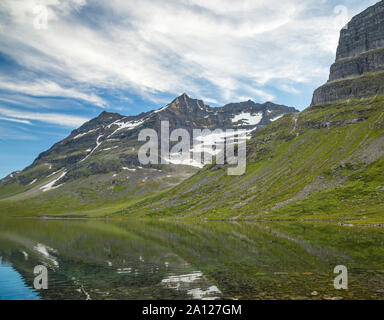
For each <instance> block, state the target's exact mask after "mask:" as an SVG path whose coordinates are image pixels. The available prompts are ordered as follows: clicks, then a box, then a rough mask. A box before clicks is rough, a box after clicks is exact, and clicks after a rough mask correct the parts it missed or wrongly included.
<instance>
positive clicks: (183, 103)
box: [0, 93, 298, 199]
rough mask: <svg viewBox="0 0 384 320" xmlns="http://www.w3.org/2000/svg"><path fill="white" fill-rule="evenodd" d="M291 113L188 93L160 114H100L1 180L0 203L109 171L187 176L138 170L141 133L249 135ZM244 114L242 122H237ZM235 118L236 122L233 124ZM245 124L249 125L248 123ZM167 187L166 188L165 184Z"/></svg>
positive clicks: (153, 168) (160, 168) (285, 109)
mask: <svg viewBox="0 0 384 320" xmlns="http://www.w3.org/2000/svg"><path fill="white" fill-rule="evenodd" d="M290 112H298V111H297V110H296V109H295V108H292V107H286V106H282V105H277V104H274V103H271V102H268V103H265V104H258V103H255V102H253V101H247V102H244V103H232V104H229V105H226V106H224V107H216V108H212V107H210V106H208V105H206V104H205V103H204V102H203V101H202V100H199V99H192V98H190V97H189V96H188V95H187V94H186V93H183V94H182V95H180V96H179V97H176V98H175V99H173V100H172V101H171V102H170V103H169V104H167V105H166V106H164V107H162V108H160V109H158V110H151V111H148V112H142V113H140V114H138V115H134V116H124V115H121V114H119V113H114V112H107V111H103V112H101V113H100V114H99V116H97V117H95V118H93V119H91V120H89V121H87V122H86V123H84V124H83V125H82V126H80V127H79V128H77V129H75V130H73V131H72V132H71V133H70V134H69V136H67V137H66V138H64V139H63V140H61V141H59V142H57V143H55V144H54V145H53V146H52V147H51V148H50V149H48V150H46V151H44V152H42V153H40V154H39V156H38V157H37V158H36V159H35V160H34V161H33V163H32V164H31V165H29V166H28V167H26V168H25V169H24V170H22V171H19V172H14V173H12V174H11V175H8V176H7V177H5V178H4V179H2V180H0V199H1V198H7V197H9V196H10V197H12V196H16V195H18V197H19V198H20V193H21V194H24V195H25V196H27V197H29V196H36V195H38V194H40V193H42V192H47V191H51V190H55V189H57V188H59V187H61V186H63V185H64V184H65V183H68V182H71V181H75V180H79V179H83V180H84V179H87V178H89V177H91V176H95V175H108V174H110V173H111V172H112V173H113V175H114V176H116V177H120V176H121V175H122V174H121V172H125V171H126V172H130V175H131V176H132V175H134V170H135V171H137V172H136V173H135V174H136V175H138V171H143V173H142V174H141V176H140V177H138V178H137V180H138V181H140V182H143V181H145V182H148V183H149V182H150V181H151V180H153V179H155V180H156V179H157V178H158V176H159V173H160V171H162V172H163V173H164V174H163V175H165V177H167V176H171V177H170V178H177V177H180V176H181V177H182V178H185V177H186V176H188V175H190V174H193V173H194V172H195V171H196V169H193V168H191V169H185V170H184V171H186V172H188V175H185V174H184V173H182V172H180V171H182V170H181V169H179V168H175V166H176V164H175V165H174V166H173V168H171V167H172V166H171V167H170V168H165V167H164V166H161V165H148V166H142V165H141V164H140V163H139V160H138V156H137V152H138V149H139V147H140V146H141V145H142V144H143V143H142V142H139V141H138V134H139V132H140V130H141V129H143V128H150V129H154V130H155V131H156V132H160V124H161V122H162V121H169V125H170V130H171V131H172V130H174V129H177V128H183V129H186V130H187V131H189V132H190V133H192V131H193V129H196V128H197V129H212V130H214V129H217V128H221V129H228V128H233V129H245V130H248V131H251V130H257V129H259V128H261V127H263V126H265V125H266V124H268V123H271V122H272V121H273V120H275V118H276V117H279V116H282V115H284V114H287V113H290ZM243 114H244V117H245V118H244V119H241V118H242V117H243V116H242V115H243ZM236 117H237V118H238V119H237V118H236ZM234 118H236V121H233V119H234ZM249 120H252V121H253V122H252V123H249V122H248V121H249ZM255 120H256V121H255ZM181 165H183V164H181ZM143 167H144V168H143ZM128 169H129V170H130V171H129V170H128ZM156 170H157V171H156ZM173 171H175V172H176V173H177V174H176V176H177V177H173V176H172V175H173V174H174V173H175V172H173ZM124 176H125V177H127V176H128V175H127V174H125V175H124ZM152 178H153V179H152ZM163 178H164V177H163ZM138 181H136V182H132V183H137V182H138ZM52 183H53V184H52ZM112 183H113V181H112ZM51 184H52V185H51ZM121 184H124V183H123V182H121ZM125 184H130V183H129V182H126V183H125ZM165 185H167V186H169V183H165ZM10 186H12V187H10ZM31 189H32V191H31ZM7 190H10V191H11V192H8V191H7Z"/></svg>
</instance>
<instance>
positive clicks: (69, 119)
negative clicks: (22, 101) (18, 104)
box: [0, 107, 89, 128]
mask: <svg viewBox="0 0 384 320" xmlns="http://www.w3.org/2000/svg"><path fill="white" fill-rule="evenodd" d="M0 114H1V115H3V116H6V117H11V118H13V119H14V121H17V120H19V121H24V123H26V122H30V121H28V120H34V121H41V122H46V123H51V124H57V125H60V126H65V127H70V128H76V127H79V126H81V125H82V124H83V123H85V122H86V121H88V120H89V119H88V118H84V117H79V116H72V115H66V114H59V113H35V112H25V111H17V110H14V109H8V108H4V107H0Z"/></svg>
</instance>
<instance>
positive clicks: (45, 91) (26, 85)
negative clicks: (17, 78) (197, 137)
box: [0, 78, 106, 107]
mask: <svg viewBox="0 0 384 320" xmlns="http://www.w3.org/2000/svg"><path fill="white" fill-rule="evenodd" d="M0 89H3V90H9V91H15V92H19V93H23V94H28V95H32V96H46V97H67V98H74V99H80V100H84V101H87V102H89V103H92V104H94V105H96V106H99V107H105V106H106V102H105V101H104V100H103V99H101V98H100V97H98V96H97V95H95V94H93V93H91V94H86V93H83V92H80V91H78V90H76V89H72V88H63V87H61V86H60V85H58V84H57V83H55V82H53V81H48V80H36V81H32V82H12V80H11V79H4V78H0Z"/></svg>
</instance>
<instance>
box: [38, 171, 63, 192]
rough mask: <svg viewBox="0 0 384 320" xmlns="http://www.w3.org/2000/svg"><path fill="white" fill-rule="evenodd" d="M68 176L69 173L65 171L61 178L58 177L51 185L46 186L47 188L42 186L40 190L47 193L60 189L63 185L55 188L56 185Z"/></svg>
mask: <svg viewBox="0 0 384 320" xmlns="http://www.w3.org/2000/svg"><path fill="white" fill-rule="evenodd" d="M66 174H67V171H64V172H63V173H62V174H61V175H60V177H58V178H57V179H55V180H52V181H51V182H50V183H48V184H46V185H45V186H42V187H41V188H40V190H43V192H47V191H50V190H54V189H57V188H59V187H61V186H62V184H60V185H58V186H54V185H55V184H56V182H57V181H59V180H60V179H61V178H63V177H64V176H65V175H66Z"/></svg>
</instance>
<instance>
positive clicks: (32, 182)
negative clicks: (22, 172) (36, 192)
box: [28, 179, 37, 186]
mask: <svg viewBox="0 0 384 320" xmlns="http://www.w3.org/2000/svg"><path fill="white" fill-rule="evenodd" d="M36 181H37V179H34V180H33V181H31V182H30V183H29V184H28V185H29V186H30V185H32V184H34V183H35V182H36Z"/></svg>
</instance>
